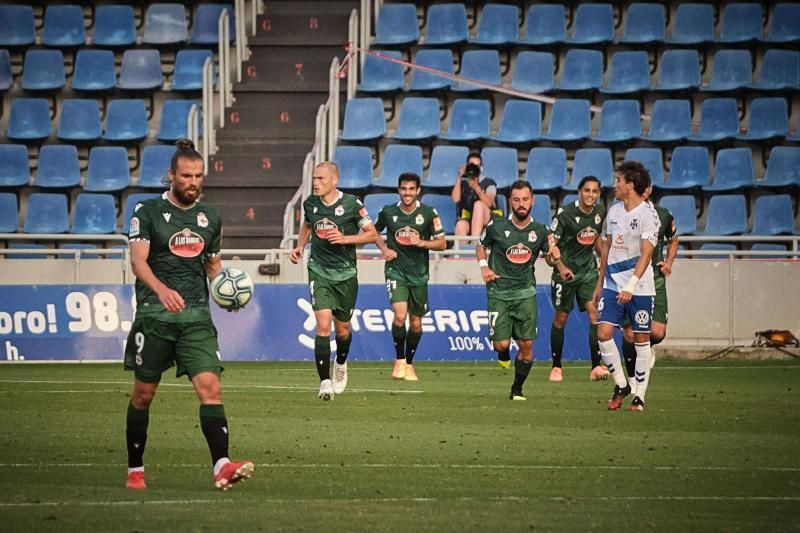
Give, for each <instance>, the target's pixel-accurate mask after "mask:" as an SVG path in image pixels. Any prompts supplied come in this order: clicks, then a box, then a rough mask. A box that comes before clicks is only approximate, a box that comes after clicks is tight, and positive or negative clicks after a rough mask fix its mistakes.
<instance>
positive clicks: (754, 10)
mask: <svg viewBox="0 0 800 533" xmlns="http://www.w3.org/2000/svg"><path fill="white" fill-rule="evenodd" d="M763 35H764V22H763V14H762V13H761V4H759V3H756V2H734V3H732V4H728V5H726V6H725V9H724V10H723V12H722V26H721V29H720V32H719V39H717V42H720V43H745V42H749V41H753V40H756V39H761V38H762V37H763Z"/></svg>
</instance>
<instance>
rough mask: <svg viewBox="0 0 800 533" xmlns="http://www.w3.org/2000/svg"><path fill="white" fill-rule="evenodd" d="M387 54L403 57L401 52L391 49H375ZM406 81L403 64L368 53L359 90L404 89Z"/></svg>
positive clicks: (374, 91) (373, 91) (388, 90)
mask: <svg viewBox="0 0 800 533" xmlns="http://www.w3.org/2000/svg"><path fill="white" fill-rule="evenodd" d="M373 51H374V52H378V53H380V54H383V55H385V56H389V57H393V58H395V59H402V55H401V54H400V52H395V51H391V50H373ZM404 83H405V75H404V74H403V65H401V64H399V63H392V62H390V61H386V60H385V59H380V58H378V57H375V56H373V55H367V57H366V58H365V59H364V69H363V70H362V73H361V83H359V84H358V90H359V91H362V92H365V93H383V92H390V91H402V90H403V84H404Z"/></svg>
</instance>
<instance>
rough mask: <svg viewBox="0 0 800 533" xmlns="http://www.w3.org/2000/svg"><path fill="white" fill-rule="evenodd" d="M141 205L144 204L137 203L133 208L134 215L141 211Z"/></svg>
mask: <svg viewBox="0 0 800 533" xmlns="http://www.w3.org/2000/svg"><path fill="white" fill-rule="evenodd" d="M143 205H144V204H143V203H142V202H139V203H138V204H136V207H134V208H133V212H134V213H135V212H137V211H138V210H139V209H141V207H142V206H143Z"/></svg>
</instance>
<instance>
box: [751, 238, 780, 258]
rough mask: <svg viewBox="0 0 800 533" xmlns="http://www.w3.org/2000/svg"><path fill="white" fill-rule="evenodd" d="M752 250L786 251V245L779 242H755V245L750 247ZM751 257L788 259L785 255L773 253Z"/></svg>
mask: <svg viewBox="0 0 800 533" xmlns="http://www.w3.org/2000/svg"><path fill="white" fill-rule="evenodd" d="M750 250H752V251H754V252H785V251H786V245H785V244H780V243H777V242H754V243H753V245H752V246H751V247H750ZM750 258H751V259H771V260H773V261H775V260H779V259H786V256H785V255H772V254H769V255H767V254H764V255H761V254H758V255H751V256H750Z"/></svg>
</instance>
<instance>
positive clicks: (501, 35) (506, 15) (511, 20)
mask: <svg viewBox="0 0 800 533" xmlns="http://www.w3.org/2000/svg"><path fill="white" fill-rule="evenodd" d="M518 39H519V8H518V7H517V6H510V5H505V4H486V5H485V6H483V9H482V10H481V17H480V21H479V22H478V31H477V33H476V35H475V37H474V38H471V39H469V42H471V43H473V44H479V45H484V46H486V45H489V46H502V45H507V44H513V43H516V42H517V40H518Z"/></svg>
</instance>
